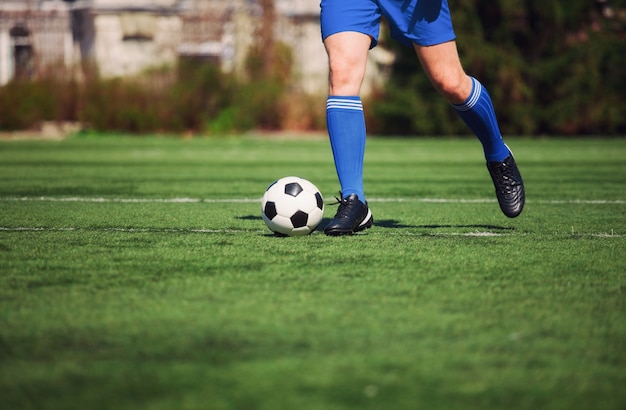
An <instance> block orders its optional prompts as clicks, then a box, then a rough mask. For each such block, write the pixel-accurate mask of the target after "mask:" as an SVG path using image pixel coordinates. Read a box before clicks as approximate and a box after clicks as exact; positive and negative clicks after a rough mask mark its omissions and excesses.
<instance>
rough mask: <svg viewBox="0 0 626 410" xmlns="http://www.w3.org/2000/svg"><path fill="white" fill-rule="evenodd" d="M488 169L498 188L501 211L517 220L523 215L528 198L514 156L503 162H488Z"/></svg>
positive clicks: (497, 193) (497, 195) (497, 194)
mask: <svg viewBox="0 0 626 410" xmlns="http://www.w3.org/2000/svg"><path fill="white" fill-rule="evenodd" d="M487 169H488V170H489V174H490V175H491V179H492V180H493V185H494V186H495V188H496V197H497V198H498V203H499V204H500V209H502V212H504V214H505V215H506V216H508V217H509V218H515V217H516V216H518V215H519V214H521V213H522V209H523V208H524V202H525V200H526V196H525V193H524V182H523V181H522V176H521V175H520V172H519V169H517V164H516V163H515V159H514V158H513V155H509V156H508V157H506V158H505V159H504V161H502V162H498V161H491V162H488V163H487Z"/></svg>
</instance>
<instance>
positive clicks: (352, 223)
mask: <svg viewBox="0 0 626 410" xmlns="http://www.w3.org/2000/svg"><path fill="white" fill-rule="evenodd" d="M338 201H339V209H338V210H337V214H335V218H334V219H333V220H332V221H330V222H329V223H328V225H326V228H324V233H325V234H326V235H331V236H338V235H352V234H353V233H355V232H359V231H362V230H364V229H367V228H371V226H372V224H373V223H374V217H373V216H372V213H371V212H370V209H369V207H368V206H367V203H363V202H361V201H360V200H359V197H358V196H357V195H355V194H352V195H350V196H349V197H347V198H343V199H341V200H339V199H338Z"/></svg>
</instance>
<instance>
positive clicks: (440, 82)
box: [414, 41, 509, 161]
mask: <svg viewBox="0 0 626 410" xmlns="http://www.w3.org/2000/svg"><path fill="white" fill-rule="evenodd" d="M414 47H415V51H416V53H417V56H418V58H419V60H420V62H421V64H422V67H423V68H424V71H425V72H426V75H427V76H428V78H429V79H430V81H431V82H432V84H433V86H434V87H435V89H436V90H437V91H438V92H439V93H440V94H441V95H443V96H444V98H445V99H446V100H448V102H450V104H452V106H453V107H454V109H455V110H456V111H457V112H458V114H459V116H460V117H461V118H462V119H463V121H464V122H465V123H466V124H467V126H468V127H469V128H470V129H471V130H472V131H473V132H474V134H476V136H477V137H478V139H479V140H480V142H481V143H482V145H483V149H484V152H485V158H486V159H487V161H503V160H504V159H505V158H506V157H508V156H509V150H508V148H507V147H506V145H504V141H503V140H502V135H501V133H500V128H499V126H498V121H497V119H496V114H495V111H494V108H493V103H492V102H491V98H490V97H489V93H487V90H486V89H485V87H484V86H483V85H482V84H480V82H478V80H476V79H474V78H472V77H469V76H468V75H467V74H466V73H465V71H464V70H463V67H462V66H461V62H460V60H459V54H458V51H457V48H456V42H454V41H448V42H446V43H442V44H436V45H432V46H420V45H415V46H414Z"/></svg>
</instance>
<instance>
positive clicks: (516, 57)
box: [370, 0, 626, 135]
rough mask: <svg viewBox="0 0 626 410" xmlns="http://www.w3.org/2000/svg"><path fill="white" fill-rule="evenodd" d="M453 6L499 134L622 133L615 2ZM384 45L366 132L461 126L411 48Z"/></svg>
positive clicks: (621, 23)
mask: <svg viewBox="0 0 626 410" xmlns="http://www.w3.org/2000/svg"><path fill="white" fill-rule="evenodd" d="M452 14H453V19H454V23H455V29H456V32H457V36H458V39H459V41H458V46H459V51H460V54H461V58H462V60H463V64H464V66H465V68H466V70H467V72H468V73H469V74H471V75H473V76H475V77H477V78H479V79H480V80H481V81H482V82H483V83H484V84H485V85H486V86H487V87H488V89H489V91H490V93H491V96H492V98H493V100H494V103H495V105H496V110H497V113H498V117H499V120H500V123H501V128H502V131H503V133H505V134H525V135H526V134H543V133H561V134H597V133H608V134H620V133H622V134H623V133H625V132H626V108H625V107H626V104H623V100H624V98H626V84H625V80H624V74H623V67H626V42H625V41H624V37H625V34H626V30H625V29H626V11H625V7H624V1H623V0H622V1H612V2H611V1H610V0H595V1H593V0H570V1H568V2H546V1H540V0H459V1H457V2H455V3H454V4H452ZM385 44H389V46H390V47H391V48H393V49H394V50H395V51H396V52H397V55H398V58H397V60H396V63H395V65H394V67H393V74H392V76H391V80H390V82H389V84H388V86H387V87H386V88H385V89H384V90H379V91H378V92H377V93H375V94H374V96H373V100H374V101H373V104H372V107H371V115H372V116H373V117H374V120H373V121H372V124H373V130H372V131H373V132H376V133H385V134H400V135H415V134H427V135H428V134H456V133H467V130H466V129H465V127H464V126H463V125H462V123H461V122H460V121H458V119H456V118H455V117H456V115H455V114H454V112H453V111H452V110H451V109H450V107H448V106H447V103H446V102H445V101H443V99H442V98H440V97H439V96H437V95H436V94H435V92H434V91H433V90H432V87H431V86H430V84H429V83H428V81H427V80H426V78H425V76H424V75H423V73H422V71H421V68H420V67H419V64H418V62H417V59H416V58H415V55H414V52H413V50H412V49H411V48H408V47H403V46H399V45H397V43H395V42H387V41H385ZM370 128H372V127H370Z"/></svg>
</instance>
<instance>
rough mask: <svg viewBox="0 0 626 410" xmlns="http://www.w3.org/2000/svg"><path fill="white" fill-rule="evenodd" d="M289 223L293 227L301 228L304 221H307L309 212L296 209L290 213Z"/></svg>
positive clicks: (304, 223)
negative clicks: (293, 212)
mask: <svg viewBox="0 0 626 410" xmlns="http://www.w3.org/2000/svg"><path fill="white" fill-rule="evenodd" d="M289 219H291V224H292V225H293V227H294V228H302V227H304V226H306V223H307V222H308V221H309V214H307V213H306V212H302V211H298V212H296V213H295V214H293V215H291V218H289Z"/></svg>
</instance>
